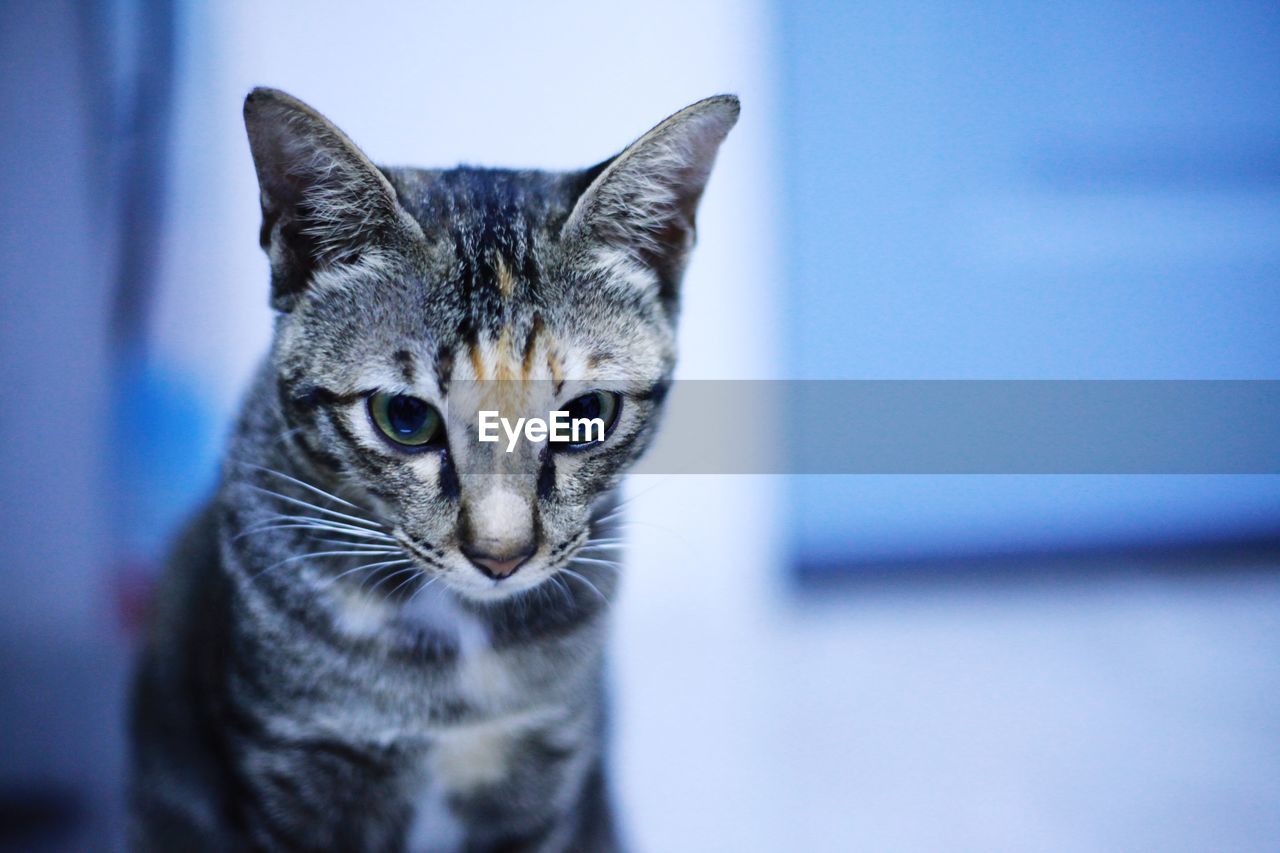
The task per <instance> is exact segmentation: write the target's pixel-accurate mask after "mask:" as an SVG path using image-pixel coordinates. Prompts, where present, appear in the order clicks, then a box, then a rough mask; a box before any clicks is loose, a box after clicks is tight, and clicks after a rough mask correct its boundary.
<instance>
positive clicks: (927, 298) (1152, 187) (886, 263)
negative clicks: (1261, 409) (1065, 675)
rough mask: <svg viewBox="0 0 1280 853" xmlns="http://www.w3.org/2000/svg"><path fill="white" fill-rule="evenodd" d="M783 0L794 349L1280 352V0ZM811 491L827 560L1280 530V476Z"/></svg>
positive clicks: (809, 373)
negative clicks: (961, 0)
mask: <svg viewBox="0 0 1280 853" xmlns="http://www.w3.org/2000/svg"><path fill="white" fill-rule="evenodd" d="M776 9H777V15H778V20H779V22H780V29H781V36H780V44H781V55H782V66H783V69H784V80H783V98H782V103H783V108H784V118H785V121H784V126H783V128H782V142H783V160H782V161H783V165H784V169H785V170H786V187H787V198H786V200H785V201H786V212H785V215H784V216H783V217H782V221H783V222H785V223H786V225H787V229H788V230H787V232H786V234H785V238H786V244H785V245H786V248H787V253H788V260H787V273H788V275H787V284H786V291H787V298H788V300H789V303H788V311H787V317H788V319H789V322H790V327H789V329H788V333H789V342H790V343H789V351H790V373H791V375H793V376H797V377H804V378H836V377H846V378H893V379H913V378H931V379H940V378H956V379H972V378H1069V379H1074V378H1127V379H1135V378H1275V377H1278V376H1280V334H1277V333H1276V330H1277V328H1280V287H1278V286H1277V283H1280V6H1277V5H1276V4H1273V3H1253V4H1239V3H1234V4H1209V3H1186V2H1174V3H1163V4H1151V5H1145V6H1135V7H1132V8H1119V7H1118V5H1117V4H1112V3H1103V2H1068V3H1057V4H1019V3H992V2H985V3H966V4H944V3H935V2H893V3H890V2H869V3H868V2H864V3H857V4H840V3H828V4H810V3H805V4H791V3H779V4H777V7H776ZM830 417H832V413H831V412H828V411H812V412H796V413H794V419H793V421H794V424H795V429H796V430H798V431H799V435H798V437H797V439H796V440H797V441H804V440H805V439H804V433H805V431H806V430H807V431H814V432H812V433H811V434H814V435H816V431H818V430H822V429H823V428H824V425H825V423H826V422H827V420H828V419H829V418H830ZM1242 428H1247V425H1242ZM791 505H792V513H793V516H792V518H793V522H794V523H793V525H792V527H793V530H794V534H795V542H796V546H797V549H798V556H799V557H800V558H801V559H807V558H809V557H813V556H814V555H820V556H821V557H822V558H823V559H831V558H833V557H835V558H838V557H839V556H840V555H844V556H847V557H848V558H849V559H850V561H856V560H857V559H860V558H879V557H885V556H893V555H900V556H911V555H914V554H922V555H935V554H946V553H954V552H957V551H978V552H981V551H993V550H1005V549H1008V548H1013V547H1023V546H1027V547H1033V548H1037V549H1043V548H1046V547H1050V548H1051V547H1054V546H1056V545H1072V544H1078V543H1085V544H1099V543H1105V542H1109V541H1129V540H1134V539H1161V538H1185V537H1187V536H1206V537H1212V536H1218V535H1230V534H1231V533H1232V532H1234V531H1249V530H1255V529H1269V528H1272V529H1273V528H1274V527H1275V525H1276V524H1278V523H1280V482H1277V481H1276V479H1275V478H1266V477H1216V478H1206V477H1184V478H1171V477H1160V478H1157V477H1111V478H1107V477H1071V478H1048V477H1019V478H1009V477H921V478H893V477H885V478H853V477H849V478H835V477H828V478H818V477H814V478H797V479H796V480H795V482H794V483H793V484H792V501H791Z"/></svg>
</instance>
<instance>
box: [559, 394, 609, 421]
mask: <svg viewBox="0 0 1280 853" xmlns="http://www.w3.org/2000/svg"><path fill="white" fill-rule="evenodd" d="M601 410H602V407H601V404H600V396H599V395H598V394H584V395H583V396H581V397H578V398H577V399H574V400H571V401H570V402H569V405H568V408H567V411H568V412H569V417H570V418H571V419H578V418H592V419H594V418H598V417H600V412H601Z"/></svg>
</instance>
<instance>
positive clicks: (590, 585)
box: [560, 568, 609, 605]
mask: <svg viewBox="0 0 1280 853" xmlns="http://www.w3.org/2000/svg"><path fill="white" fill-rule="evenodd" d="M560 571H561V572H563V573H564V574H566V575H568V576H569V577H571V578H577V579H578V580H580V581H582V582H583V583H584V584H586V585H587V587H588V588H590V590H591V591H592V592H594V593H595V594H596V595H598V596H600V600H601V601H603V602H604V603H605V604H606V605H608V603H609V599H607V598H605V595H604V593H603V592H601V591H600V590H599V589H598V588H597V587H596V585H595V584H593V583H592V582H591V581H589V580H587V579H586V578H585V577H583V576H582V575H580V574H578V573H577V572H575V571H574V570H573V569H567V568H561V569H560Z"/></svg>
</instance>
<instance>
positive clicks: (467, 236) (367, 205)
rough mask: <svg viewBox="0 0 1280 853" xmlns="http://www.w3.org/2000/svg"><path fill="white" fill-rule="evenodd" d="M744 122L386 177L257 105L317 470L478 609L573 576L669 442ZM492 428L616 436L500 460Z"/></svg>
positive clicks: (293, 112) (289, 343)
mask: <svg viewBox="0 0 1280 853" xmlns="http://www.w3.org/2000/svg"><path fill="white" fill-rule="evenodd" d="M737 116H738V101H737V99H736V98H734V97H732V96H718V97H713V98H709V99H707V100H704V101H700V102H698V103H696V104H693V105H692V106H689V107H686V108H685V109H683V110H681V111H680V112H678V113H676V114H675V115H673V116H671V117H670V118H668V119H666V120H665V121H663V122H662V123H660V124H659V125H657V126H656V127H655V128H653V130H651V131H649V132H648V133H646V134H645V135H643V136H642V137H640V139H638V140H637V141H636V142H634V143H632V144H631V145H630V146H629V147H627V148H626V149H625V150H624V151H623V152H622V153H621V154H618V155H617V156H616V157H613V158H611V159H610V160H608V161H606V162H604V163H602V164H600V165H598V166H595V167H593V168H590V169H586V170H584V171H581V172H570V173H547V172H532V171H507V170H486V169H471V168H458V169H453V170H447V171H427V170H418V169H390V168H379V167H377V166H375V165H374V164H373V163H372V162H370V160H369V159H368V158H367V157H366V156H365V155H364V154H363V153H362V152H361V151H360V150H359V149H358V148H357V147H356V146H355V145H354V144H353V143H352V142H351V140H349V139H348V138H347V137H346V136H345V135H344V134H343V133H342V132H341V131H340V130H338V129H337V128H336V127H334V126H333V124H331V123H330V122H329V121H327V120H326V119H325V118H324V117H323V116H321V115H320V114H318V113H317V112H315V111H314V110H312V109H311V108H310V107H308V106H306V105H305V104H303V103H301V102H299V101H297V100H296V99H294V98H292V97H290V96H288V95H286V94H284V93H281V92H277V91H273V90H266V89H258V90H255V91H254V92H253V93H251V94H250V95H249V97H248V99H247V100H246V102H245V123H246V126H247V128H248V132H249V140H250V145H251V148H252V150H253V157H254V162H255V165H256V167H257V173H258V180H259V185H260V188H261V201H262V214H263V220H262V232H261V242H262V245H263V247H264V248H265V249H266V251H267V253H268V255H269V257H270V260H271V301H272V305H273V306H274V307H275V308H276V309H277V310H278V311H279V312H280V313H279V316H278V318H277V323H276V332H275V341H274V349H273V365H274V368H275V371H276V379H277V388H278V394H279V402H280V406H281V411H282V412H283V413H284V416H285V420H286V421H287V423H288V425H289V427H290V428H291V429H293V430H294V434H295V436H296V441H295V442H294V445H295V446H296V447H298V448H300V450H301V452H303V453H305V455H306V456H307V459H305V460H304V461H305V463H306V464H307V465H308V466H309V468H310V469H311V470H312V471H315V472H317V474H318V475H319V476H323V477H325V478H326V479H327V481H328V482H329V483H330V484H331V485H332V486H334V487H336V488H340V489H342V490H344V491H345V492H346V493H348V494H352V495H359V496H361V497H362V498H364V499H365V500H366V501H367V502H370V503H372V504H373V505H374V506H375V507H376V508H377V511H378V514H379V515H380V516H382V518H383V519H385V520H386V521H387V522H388V524H389V525H390V526H391V527H392V529H393V530H394V531H395V536H396V538H397V539H398V540H400V543H401V546H402V547H403V548H404V549H405V550H407V551H408V552H410V553H411V554H412V555H413V556H414V558H415V559H416V560H417V561H419V563H420V565H421V566H422V567H423V570H424V571H425V572H426V573H428V574H430V575H438V576H440V578H441V581H442V582H443V583H445V584H446V585H447V586H448V587H449V588H451V589H453V590H454V591H455V592H458V593H460V594H462V595H464V596H466V597H468V598H471V599H476V600H484V599H500V598H505V597H506V596H508V595H511V594H513V593H516V592H520V591H523V590H526V589H529V588H531V587H534V586H536V585H538V584H540V583H541V582H542V581H544V580H546V579H547V578H548V577H550V576H552V575H554V574H555V573H556V572H557V571H559V570H560V569H561V568H563V567H564V566H565V564H566V562H567V561H568V560H569V559H570V558H572V557H573V556H574V554H575V553H576V552H577V550H578V548H580V547H581V546H582V545H583V543H584V541H585V539H586V537H587V531H588V526H589V523H590V519H591V513H592V510H593V506H594V504H595V501H596V499H597V498H598V497H599V496H600V495H601V494H602V493H604V492H605V491H607V490H608V489H609V488H611V487H612V486H614V485H615V484H616V483H617V482H618V479H619V478H620V477H621V475H622V474H623V472H624V471H625V470H626V469H627V468H628V466H629V465H630V464H631V463H632V462H634V461H635V459H636V458H637V457H638V456H639V455H640V453H641V452H642V451H643V449H644V448H645V446H646V445H647V443H648V441H649V439H650V437H651V435H652V430H653V428H654V426H655V425H656V419H657V416H658V414H659V411H660V408H661V405H662V398H663V392H664V390H665V384H666V382H667V381H668V379H669V378H670V375H671V371H672V369H673V366H674V360H675V323H676V315H677V311H678V305H679V287H680V279H681V276H682V274H683V272H684V268H685V264H686V262H687V260H688V257H689V252H690V250H691V248H692V246H693V243H694V214H695V210H696V208H697V205H698V201H699V199H700V197H701V195H702V191H703V187H704V186H705V184H706V180H707V177H708V175H709V173H710V170H711V166H712V164H713V162H714V160H715V156H716V151H717V149H718V147H719V145H720V143H721V142H722V141H723V139H724V137H725V135H726V134H727V133H728V132H729V130H730V128H732V127H733V124H734V122H735V121H736V120H737ZM481 411H497V412H499V413H500V416H501V417H502V418H505V419H507V421H508V423H509V424H511V425H514V424H515V423H516V421H517V419H518V418H539V419H543V420H549V419H550V417H551V413H552V412H555V411H567V412H568V413H569V414H570V416H572V417H579V416H582V417H588V418H597V419H598V420H600V421H602V422H603V427H604V437H603V439H602V440H595V441H591V440H580V441H578V442H573V441H554V442H553V441H548V440H533V441H530V440H528V438H527V436H526V435H522V436H521V437H520V438H519V439H518V440H517V441H516V444H515V447H514V448H513V449H511V450H508V447H509V446H510V441H509V438H508V436H507V434H506V432H505V431H504V430H503V429H501V428H498V437H499V440H498V441H497V442H482V441H480V440H479V438H480V436H479V421H480V412H481ZM598 434H599V432H598V428H597V432H596V433H595V434H594V435H592V436H585V435H583V434H580V435H579V438H580V439H587V438H598Z"/></svg>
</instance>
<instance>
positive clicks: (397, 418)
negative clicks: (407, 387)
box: [387, 394, 431, 438]
mask: <svg viewBox="0 0 1280 853" xmlns="http://www.w3.org/2000/svg"><path fill="white" fill-rule="evenodd" d="M430 413H431V406H430V404H428V403H426V402H424V401H423V400H419V399H418V398H417V397H409V396H407V395H405V394H397V395H396V396H394V397H392V398H391V399H390V400H388V401H387V422H388V423H389V424H390V425H391V428H392V429H393V430H395V431H396V432H398V433H399V434H400V435H402V436H405V437H406V438H407V437H409V436H412V435H413V434H414V433H416V432H417V431H418V430H420V429H422V427H423V425H425V424H426V422H427V417H428V416H429V415H430Z"/></svg>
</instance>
